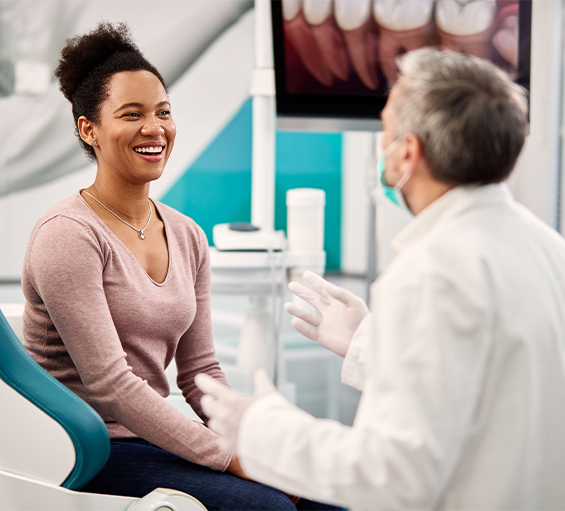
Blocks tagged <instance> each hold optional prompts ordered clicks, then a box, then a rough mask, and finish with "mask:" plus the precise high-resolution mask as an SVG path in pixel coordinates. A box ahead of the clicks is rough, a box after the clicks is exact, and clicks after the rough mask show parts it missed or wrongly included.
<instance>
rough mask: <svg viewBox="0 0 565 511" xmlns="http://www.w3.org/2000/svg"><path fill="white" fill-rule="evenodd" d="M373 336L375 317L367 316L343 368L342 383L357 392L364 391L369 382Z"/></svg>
mask: <svg viewBox="0 0 565 511" xmlns="http://www.w3.org/2000/svg"><path fill="white" fill-rule="evenodd" d="M372 335H373V315H372V314H367V315H366V316H365V317H364V318H363V320H362V321H361V323H360V324H359V326H358V327H357V330H356V331H355V334H353V338H352V339H351V342H350V343H349V348H348V349H347V353H346V354H345V358H344V360H343V365H342V367H341V381H342V382H343V383H345V384H346V385H349V386H350V387H353V388H354V389H357V390H363V385H364V384H365V381H366V380H367V362H368V361H369V358H368V349H369V346H370V344H371V337H372Z"/></svg>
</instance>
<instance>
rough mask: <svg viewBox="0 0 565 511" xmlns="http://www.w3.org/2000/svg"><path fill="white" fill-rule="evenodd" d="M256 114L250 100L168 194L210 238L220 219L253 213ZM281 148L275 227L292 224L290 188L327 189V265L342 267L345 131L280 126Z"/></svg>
mask: <svg viewBox="0 0 565 511" xmlns="http://www.w3.org/2000/svg"><path fill="white" fill-rule="evenodd" d="M251 118H252V112H251V100H249V101H246V102H245V103H244V105H243V106H242V108H241V109H240V111H239V112H238V113H237V114H236V115H235V116H234V118H233V119H232V121H231V122H230V123H229V124H228V125H227V126H226V127H225V129H224V130H223V131H222V132H221V133H220V134H219V135H218V137H216V139H215V140H214V141H213V142H212V143H211V144H210V145H209V146H208V147H207V148H206V149H205V150H204V151H203V153H202V154H201V155H200V156H199V157H198V159H197V160H196V161H195V162H194V163H193V164H192V165H191V166H190V167H189V168H188V169H187V171H186V172H185V173H184V175H183V176H182V177H181V178H180V179H179V180H178V181H177V183H175V185H174V186H173V187H172V188H171V189H170V190H169V191H168V192H167V194H166V195H165V196H164V197H163V202H164V203H165V204H168V205H170V206H172V207H174V208H175V209H178V210H179V211H181V212H182V213H184V214H186V215H188V216H190V217H191V218H193V219H194V220H195V221H196V222H197V223H198V224H199V225H200V226H201V227H202V228H203V229H204V232H205V233H206V236H207V237H208V240H209V242H210V243H212V228H213V226H214V225H216V224H218V223H226V222H249V221H250V219H251ZM175 150H177V151H178V150H179V148H178V147H177V148H175ZM276 153H277V154H276V189H275V228H276V229H286V204H285V199H286V191H287V190H289V189H291V188H321V189H323V190H325V192H326V228H325V246H324V248H325V250H326V253H327V264H326V268H327V269H328V270H338V269H339V266H340V244H341V239H340V234H341V227H340V226H341V135H340V134H333V133H332V134H328V133H292V132H277V135H276Z"/></svg>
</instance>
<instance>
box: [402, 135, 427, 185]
mask: <svg viewBox="0 0 565 511" xmlns="http://www.w3.org/2000/svg"><path fill="white" fill-rule="evenodd" d="M404 137H405V143H404V144H403V146H402V147H400V148H399V151H400V154H399V155H398V156H399V160H398V161H399V166H400V170H401V172H402V174H403V175H404V174H405V173H406V172H409V173H410V175H414V173H415V172H417V170H418V168H419V167H420V166H421V163H422V162H423V161H424V160H425V155H424V146H423V145H422V142H421V141H420V139H419V138H418V137H417V136H416V135H414V134H413V133H407V134H406V135H404Z"/></svg>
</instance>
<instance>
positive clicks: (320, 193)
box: [286, 188, 326, 206]
mask: <svg viewBox="0 0 565 511" xmlns="http://www.w3.org/2000/svg"><path fill="white" fill-rule="evenodd" d="M286 205H287V206H325V205H326V192H325V191H324V190H320V189H318V188H294V189H292V190H288V191H287V192H286Z"/></svg>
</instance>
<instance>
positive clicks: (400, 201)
mask: <svg viewBox="0 0 565 511" xmlns="http://www.w3.org/2000/svg"><path fill="white" fill-rule="evenodd" d="M402 142H404V138H403V137H401V138H397V139H396V140H395V141H394V142H392V144H390V145H389V146H388V147H387V148H386V149H385V150H384V151H381V155H380V158H379V161H378V163H377V172H378V173H379V182H380V184H381V189H382V194H383V195H384V196H385V197H386V198H387V199H388V200H390V201H391V202H392V203H393V204H394V205H395V206H398V207H400V208H401V209H404V210H405V211H408V212H409V213H411V214H412V212H411V211H410V208H409V207H408V204H406V200H405V199H404V195H402V187H403V186H404V185H405V184H406V182H407V181H408V179H410V176H411V174H410V173H409V172H406V173H405V174H404V175H403V176H402V177H401V178H400V181H398V183H396V185H394V186H390V185H388V184H387V182H386V178H385V165H386V158H387V156H388V155H389V154H391V153H392V152H393V151H395V150H396V149H398V148H399V147H400V144H401V143H402Z"/></svg>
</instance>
